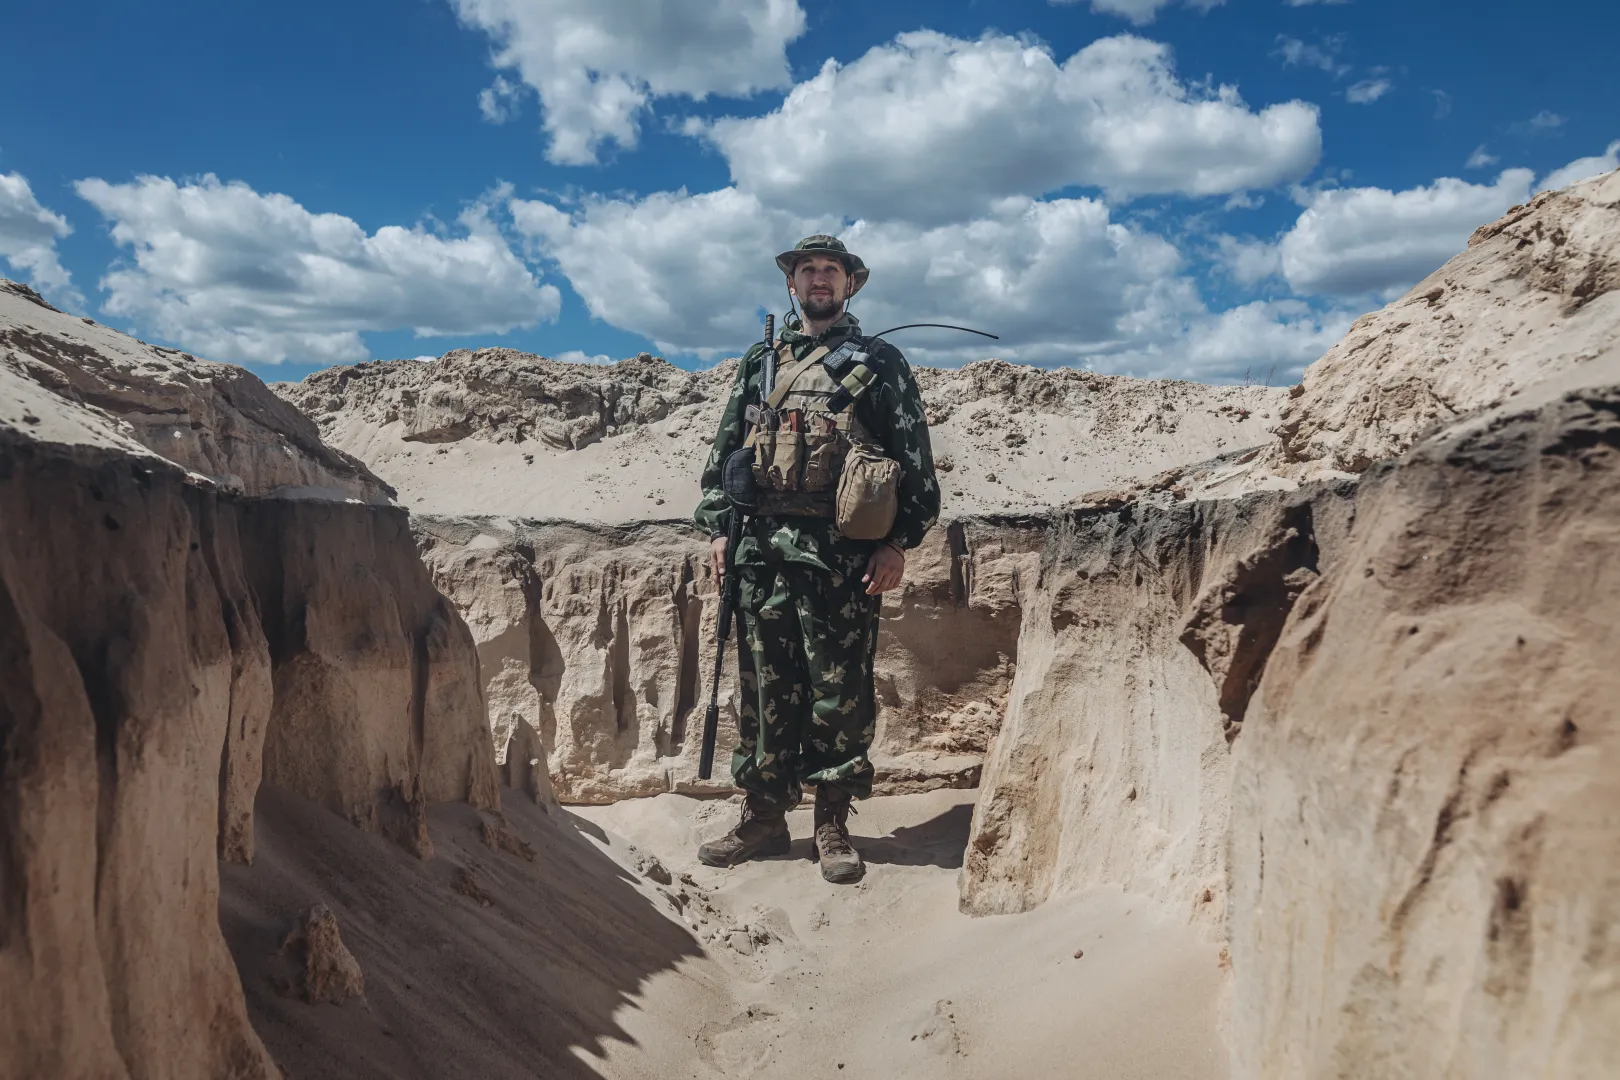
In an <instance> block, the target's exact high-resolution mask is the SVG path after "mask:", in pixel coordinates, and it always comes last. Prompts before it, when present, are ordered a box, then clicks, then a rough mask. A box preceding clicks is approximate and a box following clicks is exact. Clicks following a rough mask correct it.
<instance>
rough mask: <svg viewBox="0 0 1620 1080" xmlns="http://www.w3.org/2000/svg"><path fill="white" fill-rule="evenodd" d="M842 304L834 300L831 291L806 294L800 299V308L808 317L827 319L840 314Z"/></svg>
mask: <svg viewBox="0 0 1620 1080" xmlns="http://www.w3.org/2000/svg"><path fill="white" fill-rule="evenodd" d="M840 306H841V305H840V304H839V302H838V301H837V300H834V299H833V297H832V294H831V293H828V294H825V295H822V296H806V297H804V298H802V299H801V300H800V301H799V308H800V309H801V310H802V311H803V312H804V315H805V318H807V319H826V318H830V317H832V316H834V315H837V314H838V310H839V307H840Z"/></svg>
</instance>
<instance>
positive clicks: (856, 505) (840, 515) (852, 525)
mask: <svg viewBox="0 0 1620 1080" xmlns="http://www.w3.org/2000/svg"><path fill="white" fill-rule="evenodd" d="M834 510H835V512H834V523H835V524H836V525H837V526H838V531H839V532H841V533H843V534H844V535H845V536H847V537H849V538H850V539H851V540H882V539H883V538H884V537H886V536H888V535H889V530H890V529H892V528H893V527H894V518H895V514H897V513H898V512H899V510H900V463H899V462H898V461H895V460H894V459H893V458H889V457H884V456H883V454H881V453H879V452H878V450H877V448H876V447H873V446H868V445H866V444H864V443H855V444H853V445H852V446H851V447H850V448H849V452H848V453H847V454H846V455H845V456H844V470H843V473H842V474H841V475H840V476H839V477H838V496H837V500H836V503H835V507H834Z"/></svg>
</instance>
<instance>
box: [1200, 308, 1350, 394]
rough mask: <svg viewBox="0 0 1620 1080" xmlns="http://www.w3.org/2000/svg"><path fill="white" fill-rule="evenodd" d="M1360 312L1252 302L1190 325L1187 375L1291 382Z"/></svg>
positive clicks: (1276, 383) (1345, 330)
mask: <svg viewBox="0 0 1620 1080" xmlns="http://www.w3.org/2000/svg"><path fill="white" fill-rule="evenodd" d="M1357 314H1359V312H1352V311H1346V310H1342V309H1337V308H1335V309H1330V310H1328V311H1325V312H1318V311H1315V310H1313V309H1312V308H1311V307H1310V306H1309V305H1307V304H1305V303H1303V302H1302V301H1299V300H1257V301H1254V302H1253V303H1249V304H1243V305H1242V306H1240V307H1236V308H1232V309H1231V310H1229V311H1223V312H1221V313H1219V314H1217V315H1212V316H1210V317H1208V318H1206V319H1203V320H1200V321H1198V322H1197V323H1195V324H1194V326H1193V327H1192V329H1191V331H1190V333H1189V334H1188V336H1187V344H1186V346H1185V356H1186V360H1185V371H1186V372H1187V373H1188V376H1187V377H1192V378H1205V377H1208V375H1209V373H1218V374H1220V375H1222V376H1224V377H1225V378H1226V379H1229V380H1234V381H1235V380H1236V379H1238V378H1239V377H1241V378H1243V379H1245V380H1247V381H1251V382H1257V383H1266V384H1268V385H1278V384H1281V383H1290V382H1294V381H1296V380H1297V379H1298V378H1299V375H1300V373H1301V372H1303V371H1304V370H1305V367H1306V366H1307V365H1308V364H1310V363H1311V362H1312V361H1314V360H1315V359H1316V358H1317V357H1319V356H1321V355H1322V354H1323V353H1325V352H1327V351H1328V349H1330V348H1331V347H1332V346H1333V345H1334V344H1335V343H1337V342H1338V340H1339V339H1340V338H1342V337H1344V335H1345V334H1346V332H1348V331H1349V329H1350V324H1351V323H1352V322H1354V321H1355V318H1356V315H1357Z"/></svg>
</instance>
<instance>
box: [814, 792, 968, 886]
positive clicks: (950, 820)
mask: <svg viewBox="0 0 1620 1080" xmlns="http://www.w3.org/2000/svg"><path fill="white" fill-rule="evenodd" d="M972 824H973V805H972V804H971V803H963V804H961V805H959V806H953V807H951V808H950V809H949V810H946V811H945V812H944V813H943V814H940V815H939V816H938V817H935V818H931V819H929V820H928V821H925V822H923V823H922V824H921V825H909V826H901V827H900V828H898V829H896V830H894V832H893V833H892V834H890V835H888V836H866V835H862V831H861V816H860V811H859V809H857V810H856V813H855V816H854V817H852V818H851V819H850V822H849V831H850V839H851V841H852V842H853V843H854V845H855V850H856V851H859V852H860V853H861V858H862V859H864V860H866V861H867V862H868V863H871V864H874V865H881V866H938V867H942V868H944V869H946V870H958V869H961V866H962V859H963V856H964V854H965V853H966V851H967V841H968V829H969V828H970V827H971V826H972ZM786 857H787V858H790V859H814V858H815V857H816V853H815V846H814V844H813V842H812V841H811V840H810V838H808V837H804V838H800V839H795V840H794V841H793V846H792V848H791V849H790V850H789V852H788V854H787V856H786Z"/></svg>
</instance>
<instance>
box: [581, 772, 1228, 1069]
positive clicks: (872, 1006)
mask: <svg viewBox="0 0 1620 1080" xmlns="http://www.w3.org/2000/svg"><path fill="white" fill-rule="evenodd" d="M974 794H975V793H974V792H972V791H935V792H929V793H926V794H921V795H900V796H891V797H887V798H877V799H872V800H869V801H868V802H866V803H863V804H861V806H860V810H859V812H858V813H857V815H856V816H855V817H854V818H853V819H852V830H851V831H852V832H853V833H854V834H855V838H856V843H857V846H858V847H859V848H860V850H861V851H862V853H863V854H864V856H865V858H866V859H867V862H868V866H869V870H868V873H867V876H866V879H865V880H864V881H863V882H861V883H860V884H858V885H855V886H842V887H840V886H833V885H829V884H827V883H826V882H824V881H823V880H822V879H821V876H820V873H819V871H818V869H817V868H816V864H815V863H813V862H812V861H810V842H809V839H808V837H809V834H810V831H811V821H810V811H809V809H808V808H805V809H801V810H799V811H796V812H795V813H794V814H793V815H791V817H790V824H791V827H792V830H793V834H794V836H795V840H794V844H793V850H792V852H791V853H790V854H789V855H788V856H785V857H783V858H779V859H771V860H765V861H762V862H757V863H750V864H746V865H744V866H741V867H738V868H735V869H732V870H715V869H712V868H709V867H705V866H703V865H702V864H700V863H698V862H697V861H696V859H695V858H694V857H693V855H692V851H693V848H694V847H695V845H696V844H697V843H698V842H699V841H701V840H702V839H706V838H708V837H710V836H714V835H718V834H720V833H722V832H724V831H725V830H726V829H728V828H729V827H730V826H731V824H732V823H733V820H734V815H735V814H736V812H737V807H736V804H735V803H733V802H730V801H708V802H703V801H699V800H696V799H691V798H687V797H685V796H678V795H666V796H660V797H658V798H655V799H637V800H630V801H627V802H621V803H617V804H614V805H611V806H604V807H580V808H575V809H574V810H573V811H572V816H573V817H574V818H575V820H576V821H578V822H579V823H580V827H581V828H582V829H583V830H584V831H585V832H586V833H587V834H588V835H589V836H590V837H591V838H592V839H593V841H594V842H595V843H596V844H597V845H599V846H600V847H602V848H603V849H604V850H605V851H606V852H608V853H610V854H611V855H612V856H613V857H614V858H615V859H616V860H621V861H624V862H627V863H630V864H634V863H636V862H637V861H638V860H639V861H642V862H644V863H645V862H646V859H647V856H648V855H652V856H653V857H655V858H657V859H658V860H659V861H660V862H661V863H663V864H664V866H666V867H667V869H668V870H669V871H670V872H671V874H672V875H673V882H672V887H671V888H670V889H668V890H666V891H667V892H668V893H669V894H670V895H673V896H675V897H676V898H677V900H679V899H680V897H681V894H685V896H686V897H688V898H689V899H688V900H686V901H685V902H684V903H683V905H682V906H683V907H684V909H685V910H684V913H683V914H682V916H681V917H682V918H683V919H684V921H685V922H686V923H687V925H688V926H689V927H690V928H691V929H692V932H693V933H694V934H695V935H696V936H697V937H698V938H699V939H700V940H703V944H704V948H705V949H706V951H707V953H708V955H709V957H711V958H712V960H713V962H714V963H715V964H716V965H718V966H719V967H720V968H721V969H723V970H724V972H725V973H726V975H727V979H726V984H727V988H728V990H729V992H730V994H729V1000H726V1001H725V1002H724V1006H723V1008H721V1009H720V1011H718V1012H710V1013H705V1012H704V1011H703V1010H702V1008H701V1004H702V1002H698V1001H692V1000H684V1001H683V1000H681V994H682V992H683V990H682V986H681V981H682V976H681V975H680V974H679V973H674V972H670V973H663V974H659V975H655V976H653V977H652V978H651V979H650V980H649V982H648V984H647V987H646V990H645V993H644V994H643V996H642V998H641V1000H640V1001H639V1002H638V1003H637V1004H636V1005H634V1006H631V1007H627V1008H625V1009H622V1010H621V1011H620V1012H619V1014H617V1016H616V1017H615V1019H616V1020H617V1022H618V1024H619V1025H620V1026H621V1027H622V1029H623V1030H624V1032H626V1033H627V1034H628V1035H629V1036H630V1038H631V1039H632V1040H634V1041H636V1042H643V1041H645V1040H648V1039H658V1038H660V1037H662V1035H663V1033H664V1031H665V1029H667V1027H668V1026H669V1025H670V1024H671V1023H674V1024H676V1025H677V1026H679V1027H681V1028H682V1029H684V1032H685V1035H686V1037H687V1038H688V1039H689V1040H690V1043H691V1046H692V1049H693V1051H694V1053H695V1060H693V1061H689V1062H687V1063H686V1065H685V1067H684V1068H676V1067H675V1063H674V1062H669V1061H666V1062H662V1063H658V1064H657V1065H656V1066H655V1067H654V1070H653V1071H648V1069H647V1061H646V1057H645V1055H644V1054H642V1053H640V1051H639V1049H638V1048H636V1047H634V1046H628V1045H624V1044H621V1043H615V1042H608V1043H606V1044H605V1046H606V1052H605V1054H604V1056H603V1057H602V1058H601V1059H600V1060H599V1061H598V1064H597V1067H598V1068H599V1069H600V1071H601V1074H602V1075H603V1076H605V1077H612V1078H632V1077H633V1078H637V1080H639V1078H642V1077H651V1076H667V1077H676V1076H692V1077H715V1076H722V1077H755V1078H768V1077H794V1078H803V1080H811V1078H820V1077H827V1078H833V1077H840V1078H844V1077H861V1078H866V1077H873V1078H876V1077H882V1078H903V1077H917V1078H923V1077H929V1078H942V1077H963V1078H967V1077H972V1078H974V1080H994V1078H999V1077H1006V1078H1009V1080H1010V1078H1014V1077H1018V1078H1027V1077H1073V1078H1076V1080H1080V1078H1088V1077H1097V1078H1104V1077H1107V1078H1110V1080H1130V1078H1142V1080H1148V1078H1156V1080H1170V1078H1189V1080H1191V1078H1200V1080H1204V1078H1219V1077H1225V1076H1226V1075H1227V1066H1226V1051H1225V1049H1224V1047H1223V1045H1222V1043H1221V1039H1220V1036H1219V1034H1218V1033H1217V1014H1218V1001H1219V996H1220V994H1221V992H1222V988H1223V985H1224V977H1223V972H1222V970H1221V961H1220V956H1219V949H1218V947H1216V946H1214V945H1211V944H1210V943H1208V942H1205V941H1201V940H1199V938H1198V937H1197V936H1196V935H1195V934H1194V933H1193V932H1192V931H1191V930H1189V929H1187V928H1186V927H1182V926H1174V925H1168V924H1166V923H1163V922H1160V921H1158V920H1157V919H1155V918H1154V917H1152V916H1151V915H1149V914H1147V913H1146V907H1147V905H1146V904H1145V903H1141V902H1137V901H1134V900H1133V899H1132V898H1131V897H1130V896H1127V895H1124V894H1121V893H1119V892H1117V891H1101V892H1096V893H1093V894H1090V895H1085V896H1069V897H1063V898H1060V899H1058V900H1055V901H1053V902H1051V903H1048V904H1046V905H1044V906H1043V907H1040V908H1038V909H1036V910H1035V911H1033V912H1030V913H1027V914H1023V915H1009V916H992V917H987V918H977V919H975V918H969V917H968V916H966V915H962V914H960V913H959V912H958V911H957V883H956V879H957V871H958V868H959V867H960V866H961V863H962V852H963V847H964V845H965V843H966V840H967V833H968V825H969V821H970V819H971V816H972V800H973V797H974ZM666 906H667V904H666ZM737 926H741V927H743V928H744V929H742V930H737V929H728V928H731V927H737ZM704 939H707V940H704ZM1077 953H1080V954H1082V955H1080V956H1078V957H1077V956H1076V954H1077ZM709 1000H710V1001H711V1002H712V1001H713V1000H714V999H709Z"/></svg>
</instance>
